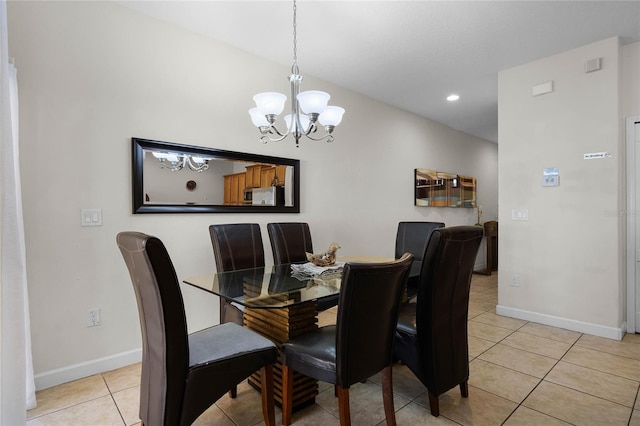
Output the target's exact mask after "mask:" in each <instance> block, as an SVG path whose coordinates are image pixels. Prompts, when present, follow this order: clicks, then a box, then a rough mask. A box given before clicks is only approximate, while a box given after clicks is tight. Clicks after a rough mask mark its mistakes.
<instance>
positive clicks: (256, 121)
mask: <svg viewBox="0 0 640 426" xmlns="http://www.w3.org/2000/svg"><path fill="white" fill-rule="evenodd" d="M249 115H250V116H251V121H252V122H253V125H254V126H256V127H265V126H266V127H268V126H269V122H268V121H267V117H265V116H264V114H260V112H258V108H256V107H253V108H251V109H250V110H249Z"/></svg>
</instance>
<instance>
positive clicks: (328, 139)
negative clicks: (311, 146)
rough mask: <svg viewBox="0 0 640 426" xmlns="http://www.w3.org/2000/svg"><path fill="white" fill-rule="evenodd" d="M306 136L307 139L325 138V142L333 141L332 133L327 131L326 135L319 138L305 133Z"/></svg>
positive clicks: (320, 139) (317, 139) (321, 139)
mask: <svg viewBox="0 0 640 426" xmlns="http://www.w3.org/2000/svg"><path fill="white" fill-rule="evenodd" d="M305 136H306V137H308V138H309V139H311V140H312V141H323V140H325V139H326V140H327V142H333V135H332V134H330V133H327V134H326V135H324V136H322V137H320V138H314V137H313V136H310V135H308V134H307V135H305Z"/></svg>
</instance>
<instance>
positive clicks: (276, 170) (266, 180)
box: [260, 165, 287, 188]
mask: <svg viewBox="0 0 640 426" xmlns="http://www.w3.org/2000/svg"><path fill="white" fill-rule="evenodd" d="M286 168H287V166H274V165H271V166H270V167H264V168H262V171H261V179H260V181H261V185H260V187H261V188H266V187H268V186H282V185H284V173H285V170H286Z"/></svg>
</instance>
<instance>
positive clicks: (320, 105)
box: [297, 90, 331, 115]
mask: <svg viewBox="0 0 640 426" xmlns="http://www.w3.org/2000/svg"><path fill="white" fill-rule="evenodd" d="M297 98H298V102H299V103H300V109H301V110H302V111H303V112H304V113H305V114H314V113H315V114H318V115H319V114H321V113H322V111H324V109H325V108H326V107H327V103H328V102H329V99H331V96H330V95H329V94H328V93H326V92H321V91H319V90H309V91H306V92H302V93H300V94H298V96H297Z"/></svg>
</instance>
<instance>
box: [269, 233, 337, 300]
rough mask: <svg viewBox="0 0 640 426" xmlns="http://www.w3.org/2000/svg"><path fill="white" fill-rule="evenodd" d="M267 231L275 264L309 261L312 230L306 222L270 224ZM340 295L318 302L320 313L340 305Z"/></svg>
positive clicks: (311, 250)
mask: <svg viewBox="0 0 640 426" xmlns="http://www.w3.org/2000/svg"><path fill="white" fill-rule="evenodd" d="M267 231H268V233H269V241H270V242H271V251H272V252H273V264H274V265H282V264H284V263H301V262H306V261H307V255H306V253H313V243H312V240H311V230H310V229H309V224H308V223H304V222H281V223H268V224H267ZM338 297H339V295H337V294H336V295H334V296H330V297H324V298H322V299H321V300H318V304H317V309H318V311H324V310H327V309H329V308H332V307H334V306H336V305H337V304H338Z"/></svg>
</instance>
